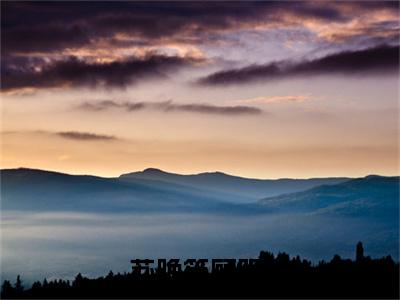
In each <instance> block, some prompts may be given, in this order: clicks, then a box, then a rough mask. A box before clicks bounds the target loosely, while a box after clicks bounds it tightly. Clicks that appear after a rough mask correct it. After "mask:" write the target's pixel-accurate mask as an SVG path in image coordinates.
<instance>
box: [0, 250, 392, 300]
mask: <svg viewBox="0 0 400 300" xmlns="http://www.w3.org/2000/svg"><path fill="white" fill-rule="evenodd" d="M363 252H364V251H363V247H362V244H361V243H358V244H357V250H356V260H355V261H353V260H350V259H341V258H340V257H339V256H338V255H335V256H334V257H333V259H332V260H331V261H330V262H324V261H321V262H319V263H318V265H315V266H313V265H312V264H311V262H310V261H307V260H304V259H303V260H301V259H300V257H299V256H297V257H295V258H290V257H289V255H287V254H286V253H279V254H278V255H277V256H274V255H273V254H272V253H270V252H266V251H261V252H260V255H259V258H258V259H239V260H235V259H227V260H221V259H218V260H217V259H214V260H212V268H211V270H210V269H209V268H208V267H207V266H206V264H207V262H208V260H206V259H197V260H196V259H188V260H185V262H184V263H183V265H182V264H180V260H179V259H170V260H169V261H167V260H164V259H160V260H158V266H157V267H156V268H153V267H151V264H152V263H153V262H154V261H153V260H138V259H135V260H132V261H131V262H132V263H133V266H132V272H130V273H124V274H119V273H118V274H113V273H112V272H111V271H110V273H109V274H108V275H107V276H105V277H99V278H97V279H89V278H85V277H83V276H82V275H81V274H78V275H77V276H76V277H75V279H74V280H73V281H72V283H70V282H69V281H64V280H61V279H60V280H52V281H47V280H46V279H45V280H44V281H43V283H41V282H35V283H34V284H33V285H32V287H31V288H29V289H26V290H24V288H23V286H22V282H21V279H20V277H19V276H18V278H17V281H16V283H15V284H14V285H11V283H10V282H9V281H7V280H5V281H4V283H3V285H2V291H1V298H2V299H6V298H8V299H10V298H25V299H27V298H380V299H382V298H391V299H398V298H399V263H396V262H394V261H393V259H392V258H391V257H390V256H386V257H383V258H380V259H371V258H370V257H365V256H364V253H363Z"/></svg>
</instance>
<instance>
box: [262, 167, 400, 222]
mask: <svg viewBox="0 0 400 300" xmlns="http://www.w3.org/2000/svg"><path fill="white" fill-rule="evenodd" d="M399 191H400V181H399V177H382V176H376V175H370V176H367V177H364V178H357V179H352V180H348V181H346V182H342V183H339V184H335V185H322V186H318V187H315V188H312V189H309V190H306V191H302V192H297V193H289V194H284V195H280V196H276V197H268V198H264V199H261V200H260V201H259V203H260V204H261V205H263V206H265V207H268V208H269V209H271V210H274V211H280V212H283V211H284V212H304V213H317V214H325V215H332V216H334V215H340V216H352V217H354V216H363V217H369V218H378V219H385V220H389V219H392V220H397V219H398V215H399Z"/></svg>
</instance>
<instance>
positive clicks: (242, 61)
mask: <svg viewBox="0 0 400 300" xmlns="http://www.w3.org/2000/svg"><path fill="white" fill-rule="evenodd" d="M398 83H399V2H397V1H390V2H385V1H376V2H374V1H356V2H348V1H338V2H334V1H332V2H323V3H322V2H319V1H307V2H304V1H303V2H295V1H291V2H284V1H280V2H277V1H273V2H166V1H163V2H93V1H90V2H89V1H88V2H62V1H58V2H19V1H18V2H9V1H2V2H1V94H0V95H1V132H0V133H1V167H2V168H17V167H29V168H38V169H47V170H55V171H61V172H66V173H72V174H94V175H100V176H106V177H111V176H118V175H120V174H122V173H126V172H131V171H137V170H142V169H145V168H148V167H153V168H160V169H163V170H166V171H170V172H175V173H182V174H191V173H199V172H206V171H221V172H225V173H229V174H235V175H239V176H245V177H254V178H282V177H291V178H309V177H330V176H350V177H357V176H365V175H368V174H381V175H399V167H400V165H399V125H400V124H399V84H398Z"/></svg>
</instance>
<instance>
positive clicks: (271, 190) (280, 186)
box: [119, 168, 349, 203]
mask: <svg viewBox="0 0 400 300" xmlns="http://www.w3.org/2000/svg"><path fill="white" fill-rule="evenodd" d="M119 178H120V179H121V180H124V181H129V182H136V181H137V180H138V179H145V180H152V181H157V182H160V181H161V182H167V183H170V184H179V185H185V186H188V187H191V188H196V189H200V190H203V191H207V192H212V193H214V194H216V195H218V196H219V197H222V198H228V199H229V201H230V202H237V203H252V202H254V201H255V200H259V199H261V198H264V197H271V196H276V195H280V194H283V193H293V192H298V191H304V190H307V189H310V188H313V187H316V186H319V185H322V184H337V183H340V182H345V181H347V180H349V178H345V177H332V178H311V179H289V178H283V179H276V180H268V179H252V178H244V177H238V176H232V175H228V174H225V173H222V172H207V173H200V174H194V175H181V174H174V173H168V172H164V171H162V170H159V169H154V168H148V169H145V170H143V171H140V172H133V173H128V174H123V175H121V176H120V177H119Z"/></svg>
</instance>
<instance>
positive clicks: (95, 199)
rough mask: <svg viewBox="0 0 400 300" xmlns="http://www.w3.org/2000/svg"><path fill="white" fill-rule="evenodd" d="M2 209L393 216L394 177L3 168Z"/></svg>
mask: <svg viewBox="0 0 400 300" xmlns="http://www.w3.org/2000/svg"><path fill="white" fill-rule="evenodd" d="M1 198H2V210H34V211H35V210H36V211H37V210H40V211H43V210H45V211H46V210H47V211H59V210H64V211H96V212H98V211H103V212H120V211H124V212H127V211H161V212H163V211H167V212H170V211H171V212H176V211H187V212H219V213H232V212H235V213H248V212H253V213H256V212H257V213H268V212H278V213H279V212H291V213H314V214H330V215H332V214H333V215H343V216H368V217H371V216H375V217H380V218H389V219H391V220H392V219H395V218H397V217H398V208H399V177H383V176H376V175H371V176H367V177H363V178H355V179H351V178H312V179H277V180H262V179H250V178H242V177H236V176H231V175H228V174H224V173H221V172H214V173H200V174H196V175H180V174H173V173H167V172H164V171H161V170H158V169H152V168H151V169H146V170H144V171H141V172H134V173H129V174H123V175H121V176H119V177H116V178H103V177H96V176H87V175H69V174H63V173H58V172H51V171H43V170H35V169H26V168H20V169H4V170H1Z"/></svg>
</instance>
